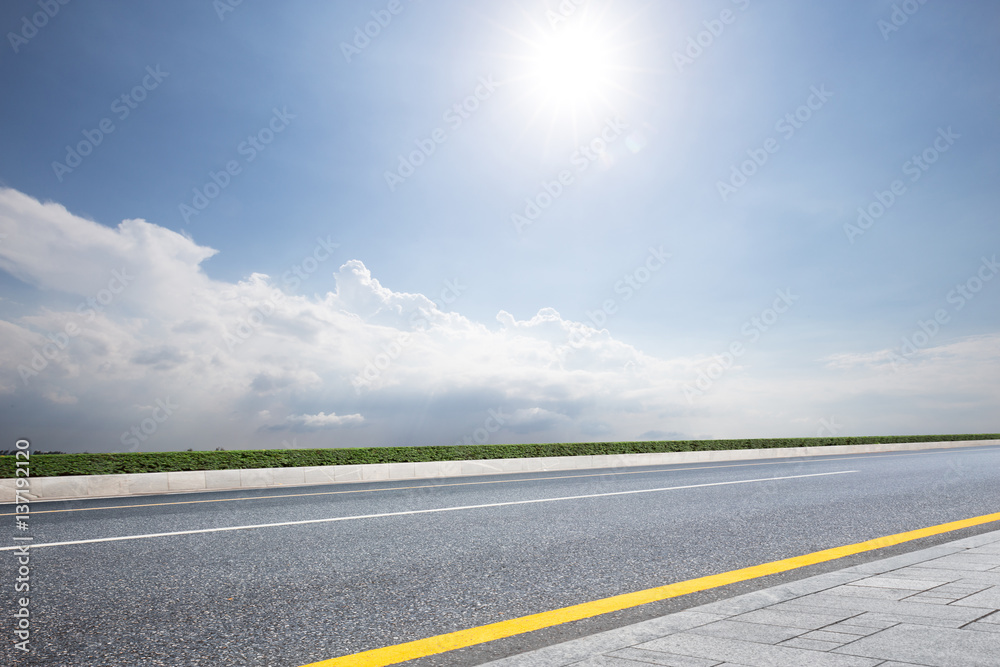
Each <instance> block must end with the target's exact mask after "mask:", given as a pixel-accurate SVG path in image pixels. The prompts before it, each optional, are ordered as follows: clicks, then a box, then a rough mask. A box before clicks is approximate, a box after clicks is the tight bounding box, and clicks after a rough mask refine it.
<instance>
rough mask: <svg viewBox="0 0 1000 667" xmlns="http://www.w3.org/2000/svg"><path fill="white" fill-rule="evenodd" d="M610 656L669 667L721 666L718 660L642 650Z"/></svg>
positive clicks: (620, 652) (631, 649) (618, 652)
mask: <svg viewBox="0 0 1000 667" xmlns="http://www.w3.org/2000/svg"><path fill="white" fill-rule="evenodd" d="M609 655H610V656H613V657H616V658H625V659H626V660H635V661H637V662H640V663H643V664H650V665H666V666H667V667H715V666H716V665H718V664H719V662H718V660H711V659H706V658H693V657H691V656H689V655H677V654H671V653H662V652H660V651H645V650H643V649H641V648H623V649H622V650H620V651H615V652H614V653H610V654H609Z"/></svg>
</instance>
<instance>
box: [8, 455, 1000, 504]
mask: <svg viewBox="0 0 1000 667" xmlns="http://www.w3.org/2000/svg"><path fill="white" fill-rule="evenodd" d="M972 447H974V446H972ZM970 448H971V447H970ZM978 449H980V448H977V450H978ZM982 449H985V447H983V448H982ZM960 451H966V449H965V448H964V447H963V448H955V449H949V450H945V451H940V452H937V451H931V450H927V451H916V452H882V453H872V454H860V455H857V456H833V455H821V456H818V457H816V458H813V457H808V458H802V457H801V456H790V457H787V458H785V459H780V460H777V461H763V462H760V463H729V464H719V465H708V466H688V467H671V468H658V469H656V470H624V471H619V472H601V473H586V474H580V475H556V476H554V477H524V478H518V479H497V480H489V481H479V482H455V483H452V484H422V485H419V486H387V487H378V488H375V489H352V490H348V491H317V492H315V493H284V494H275V495H264V496H243V497H240V498H209V499H206V500H177V501H174V502H169V503H141V504H134V505H102V506H101V507H70V508H65V509H59V510H35V511H33V512H32V514H59V513H62V512H93V511H95V510H120V509H129V508H132V507H166V506H169V505H198V504H200V503H229V502H235V501H238V500H269V499H271V498H302V497H307V496H335V495H340V494H345V493H377V492H379V491H405V490H408V489H436V488H439V487H446V486H476V485H481V484H515V483H518V482H540V481H546V480H553V479H576V478H580V477H603V476H605V475H649V474H653V473H658V472H681V471H685V470H711V469H713V468H749V467H753V466H773V465H786V464H788V463H789V460H788V459H793V460H795V462H796V463H823V462H826V461H850V460H853V459H862V458H886V457H890V456H923V455H929V454H939V455H940V454H953V453H956V452H960ZM674 465H675V466H684V465H686V464H683V463H680V464H674ZM497 474H498V475H502V474H510V473H497ZM368 481H370V482H372V483H379V482H389V481H394V480H368ZM344 483H345V482H329V484H344ZM322 484H324V485H325V484H326V483H325V482H324V483H322ZM189 493H198V492H197V491H195V492H189ZM74 500H89V499H88V498H76V499H72V500H51V501H44V502H73V501H74ZM8 504H12V503H8ZM0 516H15V513H14V512H10V513H6V514H4V513H0Z"/></svg>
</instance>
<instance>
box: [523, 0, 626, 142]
mask: <svg viewBox="0 0 1000 667" xmlns="http://www.w3.org/2000/svg"><path fill="white" fill-rule="evenodd" d="M622 28H623V25H622V24H621V23H616V21H615V20H614V19H613V18H612V17H611V16H609V15H608V13H607V12H596V11H595V12H589V11H585V10H582V9H581V10H578V11H577V13H576V14H575V15H574V16H572V17H565V18H564V19H562V20H561V21H560V22H559V23H558V25H556V24H548V23H539V22H532V23H531V28H530V29H529V30H528V31H526V32H520V33H516V32H515V33H513V34H514V35H515V37H516V38H517V39H518V41H519V42H521V44H522V50H521V52H520V54H518V55H516V56H512V60H513V61H514V62H516V63H517V64H516V66H515V68H514V71H512V72H511V77H510V80H511V81H513V82H516V83H517V84H518V88H520V94H519V95H518V101H517V102H516V104H517V105H518V106H523V108H524V111H525V112H526V113H527V114H528V116H527V118H528V119H529V120H528V127H526V128H525V133H526V134H527V133H529V132H530V130H529V128H530V127H531V126H534V125H535V124H536V123H539V124H541V126H543V127H545V128H546V130H545V132H546V142H548V141H550V140H554V139H555V138H556V137H557V136H559V135H564V134H566V133H569V134H570V135H572V136H573V137H574V138H577V137H576V135H577V134H578V133H580V132H583V131H584V130H583V128H585V127H591V126H594V125H595V124H600V123H603V122H605V121H606V120H607V119H608V118H610V117H613V116H615V115H618V114H620V113H623V105H624V104H625V103H626V98H628V97H630V96H634V95H633V94H632V93H631V92H630V89H629V83H628V78H629V77H628V75H629V73H630V72H632V71H633V68H631V67H626V66H625V62H624V60H625V59H624V57H623V54H624V53H625V52H627V51H629V50H630V49H631V47H632V45H631V44H629V43H627V42H625V41H623V37H624V34H625V31H624V30H623V29H622ZM522 136H524V135H522Z"/></svg>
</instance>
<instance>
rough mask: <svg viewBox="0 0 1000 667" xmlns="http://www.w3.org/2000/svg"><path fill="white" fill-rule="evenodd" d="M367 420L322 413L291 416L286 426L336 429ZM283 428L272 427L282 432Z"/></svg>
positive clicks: (359, 417)
mask: <svg viewBox="0 0 1000 667" xmlns="http://www.w3.org/2000/svg"><path fill="white" fill-rule="evenodd" d="M364 420H365V418H364V417H362V416H361V415H359V414H353V415H335V414H333V413H330V414H326V413H325V412H320V413H319V414H316V415H289V416H288V417H285V425H291V426H292V427H295V426H301V427H304V428H307V429H322V428H336V427H338V426H349V425H357V424H361V423H362V422H364ZM281 428H283V427H279V426H275V427H272V429H274V430H281Z"/></svg>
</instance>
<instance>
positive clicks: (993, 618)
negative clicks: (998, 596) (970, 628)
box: [976, 612, 1000, 623]
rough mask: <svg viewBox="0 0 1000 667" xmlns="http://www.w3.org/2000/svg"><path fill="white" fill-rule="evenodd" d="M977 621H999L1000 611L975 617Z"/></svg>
mask: <svg viewBox="0 0 1000 667" xmlns="http://www.w3.org/2000/svg"><path fill="white" fill-rule="evenodd" d="M976 622H977V623H1000V612H993V613H992V614H990V615H989V616H984V617H983V618H980V619H977V620H976Z"/></svg>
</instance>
